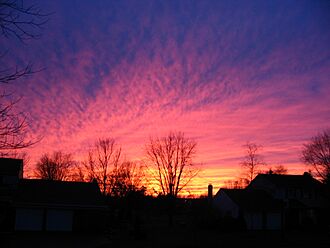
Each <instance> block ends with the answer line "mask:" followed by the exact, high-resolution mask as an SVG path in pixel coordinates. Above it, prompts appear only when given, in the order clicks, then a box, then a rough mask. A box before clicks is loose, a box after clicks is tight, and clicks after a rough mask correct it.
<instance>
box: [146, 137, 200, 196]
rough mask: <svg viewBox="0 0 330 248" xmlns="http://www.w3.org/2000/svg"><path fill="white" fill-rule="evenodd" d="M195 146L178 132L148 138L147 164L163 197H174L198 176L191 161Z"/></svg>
mask: <svg viewBox="0 0 330 248" xmlns="http://www.w3.org/2000/svg"><path fill="white" fill-rule="evenodd" d="M196 145H197V143H196V142H195V141H193V140H191V139H188V138H186V137H185V136H184V134H183V133H180V132H178V133H170V134H169V135H167V136H166V137H162V138H150V140H149V143H148V144H147V145H146V155H147V164H148V166H149V169H150V171H151V173H152V174H153V175H154V178H155V180H156V181H157V183H158V185H159V188H160V190H161V192H162V194H163V195H168V196H173V197H176V196H177V195H178V193H179V192H180V191H181V190H182V189H183V188H184V187H185V186H187V184H188V183H189V182H190V181H191V180H192V179H193V178H194V177H195V176H196V175H197V174H198V172H199V169H198V168H197V167H196V164H195V163H194V161H193V159H194V156H195V153H196Z"/></svg>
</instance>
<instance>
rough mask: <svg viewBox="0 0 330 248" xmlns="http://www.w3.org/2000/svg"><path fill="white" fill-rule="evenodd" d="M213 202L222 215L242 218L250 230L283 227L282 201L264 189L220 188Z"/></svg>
mask: <svg viewBox="0 0 330 248" xmlns="http://www.w3.org/2000/svg"><path fill="white" fill-rule="evenodd" d="M213 202H214V206H215V208H216V209H218V210H219V212H220V214H221V216H222V217H224V218H233V219H240V220H242V222H244V223H245V225H246V228H247V229H248V230H279V229H280V228H281V202H280V201H278V200H276V199H274V198H272V196H271V195H270V194H268V193H267V192H265V191H263V190H246V189H220V190H219V191H218V192H217V194H216V195H215V197H214V200H213Z"/></svg>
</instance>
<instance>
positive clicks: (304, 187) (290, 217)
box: [247, 172, 329, 227]
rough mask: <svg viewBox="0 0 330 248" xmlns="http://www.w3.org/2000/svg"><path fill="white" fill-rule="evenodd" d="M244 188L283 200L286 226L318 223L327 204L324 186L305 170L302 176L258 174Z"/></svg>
mask: <svg viewBox="0 0 330 248" xmlns="http://www.w3.org/2000/svg"><path fill="white" fill-rule="evenodd" d="M247 189H258V190H264V191H266V192H268V193H269V194H271V195H272V197H273V198H274V199H279V200H282V201H283V204H284V211H285V215H286V218H285V219H286V225H287V226H289V227H297V226H301V225H310V224H320V223H322V221H323V220H324V219H325V218H324V217H325V213H326V212H327V208H328V207H329V204H328V200H329V199H327V198H326V197H325V194H324V192H325V191H324V185H323V184H322V183H321V182H319V181H318V180H316V179H314V178H313V177H312V176H311V175H310V174H309V173H306V172H305V173H304V174H303V175H276V174H259V175H257V176H256V178H255V179H254V180H252V182H251V183H250V184H249V185H248V187H247Z"/></svg>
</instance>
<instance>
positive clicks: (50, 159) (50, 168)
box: [36, 151, 74, 181]
mask: <svg viewBox="0 0 330 248" xmlns="http://www.w3.org/2000/svg"><path fill="white" fill-rule="evenodd" d="M73 166H74V161H73V159H72V155H71V154H65V153H63V152H61V151H57V152H54V153H53V154H52V155H49V154H44V155H42V156H41V158H40V159H39V161H38V162H37V164H36V176H37V177H39V178H41V179H45V180H60V181H64V180H68V179H69V178H70V176H71V175H70V169H71V168H72V167H73Z"/></svg>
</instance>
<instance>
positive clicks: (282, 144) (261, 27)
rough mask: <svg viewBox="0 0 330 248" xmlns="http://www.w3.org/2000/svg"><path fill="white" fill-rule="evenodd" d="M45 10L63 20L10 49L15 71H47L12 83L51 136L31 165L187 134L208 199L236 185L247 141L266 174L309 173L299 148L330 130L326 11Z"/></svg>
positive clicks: (315, 7)
mask: <svg viewBox="0 0 330 248" xmlns="http://www.w3.org/2000/svg"><path fill="white" fill-rule="evenodd" d="M41 4H44V5H45V6H44V7H45V8H52V9H55V12H56V15H55V16H54V19H53V20H51V21H50V24H49V25H50V29H49V30H45V35H44V38H43V39H41V40H40V41H36V42H34V43H31V44H29V49H28V50H26V48H24V47H23V48H22V47H21V46H20V45H19V44H15V43H13V44H9V43H8V44H6V45H7V46H8V47H9V48H10V49H11V50H13V49H14V50H15V56H14V58H13V61H12V63H16V61H18V60H19V59H20V60H22V61H24V60H25V61H26V60H32V61H36V62H37V64H38V65H39V64H40V65H44V66H45V67H46V70H45V71H42V72H40V73H38V74H37V75H35V76H34V77H33V78H29V79H28V80H26V81H24V82H19V83H17V84H16V85H15V86H14V89H15V91H16V92H18V94H20V95H23V96H24V99H23V101H21V106H20V108H21V110H22V111H24V112H27V113H29V118H30V121H31V133H32V134H34V135H41V136H43V137H44V138H43V140H42V141H41V142H40V143H39V144H37V145H36V146H35V147H33V148H31V149H30V150H29V152H30V153H31V156H32V157H33V158H34V159H35V158H37V157H38V156H40V154H41V153H43V152H49V151H53V150H58V149H61V150H66V151H69V152H73V153H75V154H76V156H77V157H79V158H82V157H83V156H84V155H85V154H86V151H87V149H88V147H89V146H90V145H92V144H93V142H94V141H95V139H97V138H99V137H106V136H112V137H114V138H116V139H117V140H118V142H119V143H121V144H122V146H123V149H124V151H125V152H126V153H127V157H129V158H132V159H139V158H141V157H143V147H144V144H145V143H146V141H147V139H148V137H150V136H155V135H164V134H166V133H168V132H169V131H171V130H180V131H184V132H185V133H186V135H187V136H189V137H192V138H194V139H196V141H197V142H198V156H197V161H201V162H203V164H204V167H205V169H204V172H203V175H204V176H202V177H201V178H200V179H198V180H196V182H195V185H192V186H191V187H192V189H195V190H201V189H202V187H203V185H204V186H205V187H207V183H209V182H213V183H215V184H216V185H221V182H223V181H224V180H226V179H228V178H230V177H234V176H235V173H236V171H237V170H238V169H239V162H240V160H241V158H242V156H243V148H242V145H243V144H244V143H245V142H246V141H253V142H256V143H258V144H262V145H263V146H264V150H263V152H264V157H265V160H266V161H267V162H268V163H269V164H270V165H274V164H277V163H281V164H284V165H285V166H288V167H289V171H290V172H293V173H302V171H303V170H305V168H304V166H303V165H301V162H300V161H299V153H300V149H301V145H302V143H303V142H305V141H306V139H308V138H309V137H310V136H312V135H314V134H315V133H316V132H317V131H319V130H321V129H323V128H325V127H327V126H328V123H329V120H330V107H329V106H330V99H329V97H328V93H329V92H330V84H329V72H330V69H329V68H330V52H329V46H328V44H330V34H329V31H328V29H327V27H328V24H329V18H328V17H327V16H325V14H326V13H324V12H322V11H323V9H324V6H321V5H322V4H321V3H319V2H316V3H315V4H312V3H310V2H301V1H299V4H298V3H294V2H292V3H291V2H290V3H283V2H272V3H268V2H267V3H266V2H265V1H256V2H253V3H250V2H245V1H243V2H234V3H233V2H231V1H228V2H227V1H203V2H200V1H196V2H195V1H192V2H185V1H182V2H177V1H173V2H172V1H167V2H158V1H138V2H130V1H121V2H116V1H109V2H106V3H104V2H103V3H96V4H93V5H91V3H88V2H80V1H79V3H75V2H71V3H66V1H62V2H61V1H59V2H57V3H44V2H43V3H41ZM325 7H327V6H325ZM328 10H329V9H328ZM52 18H53V17H52Z"/></svg>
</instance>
